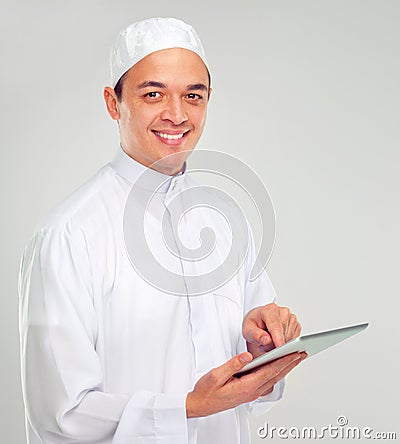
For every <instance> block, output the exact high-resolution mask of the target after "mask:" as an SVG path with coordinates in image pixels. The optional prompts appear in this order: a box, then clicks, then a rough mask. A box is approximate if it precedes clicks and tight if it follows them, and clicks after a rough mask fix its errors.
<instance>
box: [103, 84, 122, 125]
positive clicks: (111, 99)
mask: <svg viewBox="0 0 400 444" xmlns="http://www.w3.org/2000/svg"><path fill="white" fill-rule="evenodd" d="M103 96H104V101H105V102H106V108H107V111H108V114H109V115H110V117H111V118H112V119H113V120H119V118H120V114H119V109H118V99H117V96H116V95H115V92H114V90H113V89H112V88H111V87H109V86H106V87H105V88H104V92H103Z"/></svg>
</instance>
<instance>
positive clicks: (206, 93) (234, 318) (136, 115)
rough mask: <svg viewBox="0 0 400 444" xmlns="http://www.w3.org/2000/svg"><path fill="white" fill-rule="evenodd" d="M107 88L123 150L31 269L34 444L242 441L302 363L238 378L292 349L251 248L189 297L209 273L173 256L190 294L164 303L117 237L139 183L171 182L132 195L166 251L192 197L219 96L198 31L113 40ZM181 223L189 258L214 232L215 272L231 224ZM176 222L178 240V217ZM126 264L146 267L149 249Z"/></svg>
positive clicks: (24, 307) (288, 329) (147, 31)
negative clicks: (166, 238) (260, 360)
mask: <svg viewBox="0 0 400 444" xmlns="http://www.w3.org/2000/svg"><path fill="white" fill-rule="evenodd" d="M111 77H112V79H111V86H109V87H106V88H105V89H104V99H105V103H106V107H107V110H108V113H109V115H110V116H111V118H112V119H114V120H116V121H117V122H118V126H119V131H120V142H121V143H120V148H119V149H118V152H117V154H116V156H115V158H114V159H113V161H112V162H111V163H110V164H107V165H106V166H105V167H103V168H102V169H101V170H100V171H99V172H98V173H97V174H96V175H95V176H94V177H93V178H92V179H90V180H89V181H88V182H87V183H86V184H85V185H83V186H82V187H81V188H79V189H78V190H77V191H75V193H73V194H72V195H71V196H70V197H69V198H67V199H66V200H65V201H64V202H63V203H62V204H61V205H60V206H58V207H57V209H56V210H55V211H54V212H53V213H52V214H51V215H49V216H48V218H47V219H46V221H45V222H44V224H43V225H42V227H41V228H40V230H39V231H38V232H37V233H36V234H35V235H34V236H33V238H32V239H31V241H30V242H29V244H28V246H27V247H26V249H25V251H24V255H23V259H22V265H21V273H20V287H19V289H20V302H21V303H20V330H21V361H22V383H23V393H24V401H25V408H26V418H27V434H28V441H29V442H30V443H67V442H68V443H75V442H76V443H93V444H101V443H115V444H118V443H144V444H150V443H159V442H162V443H165V444H181V443H182V444H189V443H190V444H194V443H199V444H201V443H207V444H211V443H221V442H222V443H225V442H226V443H229V444H231V443H239V442H240V443H248V442H249V431H248V422H247V414H248V412H249V411H254V412H262V411H266V410H267V409H268V408H270V407H271V405H272V404H273V403H274V402H275V401H277V400H278V399H279V398H280V397H281V394H282V389H283V385H282V378H284V376H285V375H286V374H287V373H288V372H289V371H290V370H291V369H293V368H294V367H295V366H296V365H298V364H299V363H300V362H301V360H302V359H304V356H303V355H300V354H293V355H289V356H286V357H284V358H281V359H279V360H277V361H275V362H273V363H271V364H268V365H265V366H264V367H261V368H259V369H258V370H256V371H254V372H253V373H251V374H248V375H246V376H243V377H241V378H236V377H234V375H235V373H236V372H238V371H239V370H240V369H241V368H243V367H244V365H246V363H248V362H250V361H251V360H252V359H253V357H255V356H258V355H259V354H261V353H262V352H264V351H265V350H268V349H271V348H272V347H274V346H279V345H282V344H283V343H284V342H286V341H289V340H291V339H293V338H294V337H296V336H298V335H299V334H300V324H299V323H298V321H297V319H296V317H295V315H293V314H292V313H291V312H290V310H289V309H287V308H283V307H278V306H277V305H276V304H275V303H274V300H275V294H274V291H273V288H272V285H271V283H270V281H269V279H268V277H267V275H266V274H265V273H263V274H261V275H260V276H259V277H258V278H257V279H256V280H255V281H252V282H250V280H249V274H250V269H251V266H252V264H253V263H254V260H255V255H254V249H253V248H252V245H250V246H249V251H250V252H249V254H248V255H247V256H246V261H245V264H244V266H238V267H237V272H236V273H235V274H234V276H233V277H230V279H229V280H228V281H227V282H225V283H224V285H222V286H219V287H218V288H217V287H215V288H214V287H213V288H210V289H209V291H207V292H204V291H203V292H202V294H201V295H199V294H197V293H195V292H193V291H191V286H190V283H191V279H192V277H193V276H196V275H197V276H199V275H201V273H200V271H201V267H202V266H203V265H204V264H203V261H201V260H199V261H188V260H186V259H185V258H184V257H183V256H176V255H175V256H174V255H171V257H169V258H168V259H167V262H168V263H167V267H171V268H174V267H175V269H176V270H178V272H177V273H176V274H175V276H176V277H177V281H178V284H180V285H181V287H182V288H183V289H184V291H183V293H182V292H181V293H178V292H177V293H175V294H171V291H167V290H166V289H163V288H160V286H157V285H155V282H149V281H147V280H146V279H143V277H142V276H140V275H139V274H138V272H137V270H136V269H134V268H133V267H132V263H131V260H132V257H131V258H130V257H129V255H128V252H127V250H126V248H125V241H124V233H123V228H122V227H123V219H124V211H125V205H126V202H127V199H128V196H129V193H130V190H131V188H132V186H133V184H135V183H136V181H137V180H138V178H139V177H140V176H141V175H142V174H143V173H147V172H150V173H151V177H152V178H156V179H157V180H158V182H157V183H158V184H162V186H161V187H158V188H157V189H154V187H153V188H151V187H150V188H148V187H147V185H149V186H150V184H147V185H146V187H144V188H139V191H138V190H136V192H138V193H139V194H143V195H144V194H145V193H146V192H149V191H150V192H152V193H153V194H154V195H155V200H154V202H153V203H152V206H151V207H150V210H149V214H150V217H149V219H148V221H147V222H146V227H145V228H146V232H147V234H148V236H149V238H150V241H153V242H154V243H155V244H156V245H159V248H160V249H161V248H162V246H161V238H160V237H159V236H160V233H159V227H160V226H161V225H160V221H161V219H162V214H163V211H165V208H168V202H169V201H170V200H171V199H172V198H177V199H178V200H179V193H178V194H177V191H176V186H178V188H179V189H180V190H185V191H186V192H187V191H189V195H190V191H193V192H195V191H194V189H195V187H193V183H192V182H191V180H190V178H189V177H187V176H188V174H186V173H185V165H186V160H187V158H188V156H189V155H190V153H191V152H192V150H193V149H194V148H195V146H196V144H197V142H198V140H199V138H200V136H201V134H202V132H203V129H204V125H205V120H206V112H207V106H208V102H209V98H210V94H211V85H210V73H209V68H208V64H207V61H206V58H205V55H204V50H203V48H202V46H201V43H200V41H199V39H198V37H197V35H196V33H195V32H194V30H193V28H192V27H191V26H189V25H187V24H185V23H183V22H181V21H179V20H176V19H160V18H157V19H149V20H145V21H142V22H138V23H134V24H133V25H130V26H129V27H128V28H126V29H125V30H124V31H122V32H121V34H120V35H119V37H118V39H117V42H116V45H115V47H114V49H113V51H112V55H111ZM138 197H139V200H138V202H139V201H140V197H141V196H138ZM137 209H139V207H138V208H137ZM133 210H134V211H135V210H136V209H135V208H134V209H133ZM168 211H170V212H173V211H174V210H173V209H171V208H169V209H168ZM182 219H183V221H184V228H183V229H182V236H183V237H185V236H186V238H187V242H188V243H189V244H190V242H191V240H192V239H193V233H194V232H197V230H198V228H199V227H201V226H213V227H214V229H215V233H216V238H217V240H218V245H217V247H216V249H215V251H216V253H215V254H210V255H209V256H208V257H207V259H206V262H207V264H208V265H211V268H213V269H214V268H216V267H217V266H219V265H220V264H219V262H218V261H219V260H220V258H221V256H222V253H221V251H222V250H223V248H224V247H225V246H226V245H225V244H226V231H227V229H228V228H227V226H226V225H224V224H222V223H221V222H218V221H217V220H216V219H215V215H213V213H212V212H210V211H208V210H207V209H206V210H205V211H204V212H202V213H201V216H200V217H199V216H191V215H190V214H185V215H184V217H183V218H182ZM168 220H169V222H168V223H169V224H170V225H171V226H173V225H174V220H175V219H174V218H173V217H171V218H170V219H168ZM201 224H203V225H201ZM172 228H174V227H172ZM133 235H134V236H140V233H133ZM159 239H160V240H159ZM221 245H222V246H221ZM243 248H244V249H246V251H247V246H246V245H244V246H243ZM220 253H221V254H220ZM133 256H134V258H133V260H134V261H135V260H136V261H143V260H144V252H143V251H140V250H139V251H134V252H133ZM156 277H157V276H156V273H154V281H155V280H156ZM205 279H206V278H205ZM182 296H183V297H182Z"/></svg>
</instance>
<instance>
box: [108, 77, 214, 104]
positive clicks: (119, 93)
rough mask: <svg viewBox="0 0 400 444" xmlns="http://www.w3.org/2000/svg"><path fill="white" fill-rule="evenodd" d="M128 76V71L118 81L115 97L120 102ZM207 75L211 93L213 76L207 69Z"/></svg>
mask: <svg viewBox="0 0 400 444" xmlns="http://www.w3.org/2000/svg"><path fill="white" fill-rule="evenodd" d="M127 74H128V71H126V72H125V73H124V74H123V76H122V77H120V79H119V80H118V82H117V84H116V85H115V87H114V92H115V95H116V96H117V100H118V102H120V101H121V99H122V88H123V86H124V80H125V77H126V75H127ZM207 75H208V85H209V86H208V91H210V88H211V75H210V71H209V70H208V69H207Z"/></svg>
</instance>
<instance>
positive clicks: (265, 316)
mask: <svg viewBox="0 0 400 444" xmlns="http://www.w3.org/2000/svg"><path fill="white" fill-rule="evenodd" d="M242 332H243V337H244V338H245V339H246V341H247V350H248V351H249V352H250V353H251V354H252V355H253V357H254V358H256V357H257V356H260V355H261V354H263V353H265V352H267V351H270V350H272V349H273V348H275V347H280V346H281V345H283V344H285V343H286V342H288V341H290V340H292V339H294V338H297V337H298V336H299V335H300V332H301V325H300V323H299V322H298V321H297V317H296V315H294V314H293V313H292V312H291V311H290V310H289V309H288V308H286V307H279V306H278V305H276V304H275V303H271V304H267V305H263V306H262V307H256V308H254V309H253V310H251V311H249V312H248V313H247V315H246V317H245V318H244V320H243V328H242Z"/></svg>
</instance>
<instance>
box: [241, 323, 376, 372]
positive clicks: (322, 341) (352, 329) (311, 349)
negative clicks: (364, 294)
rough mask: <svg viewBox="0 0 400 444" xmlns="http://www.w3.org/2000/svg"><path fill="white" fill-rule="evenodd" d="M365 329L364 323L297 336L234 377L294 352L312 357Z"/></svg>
mask: <svg viewBox="0 0 400 444" xmlns="http://www.w3.org/2000/svg"><path fill="white" fill-rule="evenodd" d="M367 327H368V322H365V323H363V324H357V325H350V326H349V327H342V328H335V329H334V330H327V331H321V332H319V333H311V334H308V335H302V336H299V337H298V338H296V339H293V340H291V341H289V342H287V343H286V344H283V345H282V346H281V347H278V348H274V349H273V350H271V351H269V352H267V353H264V354H263V355H261V356H259V357H258V358H255V359H253V361H251V362H249V363H248V364H246V365H245V366H244V367H243V368H242V370H240V372H238V373H236V375H241V374H243V373H246V372H248V371H250V370H253V369H255V368H257V367H259V366H260V365H264V364H267V363H268V362H271V361H275V359H278V358H282V357H283V356H286V355H289V354H290V353H294V352H306V353H307V355H308V356H309V357H310V356H313V355H315V354H317V353H319V352H320V351H322V350H325V349H326V348H328V347H331V346H332V345H335V344H337V343H338V342H341V341H344V340H345V339H347V338H349V337H350V336H353V335H355V334H356V333H359V332H360V331H363V330H365V329H366V328H367Z"/></svg>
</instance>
